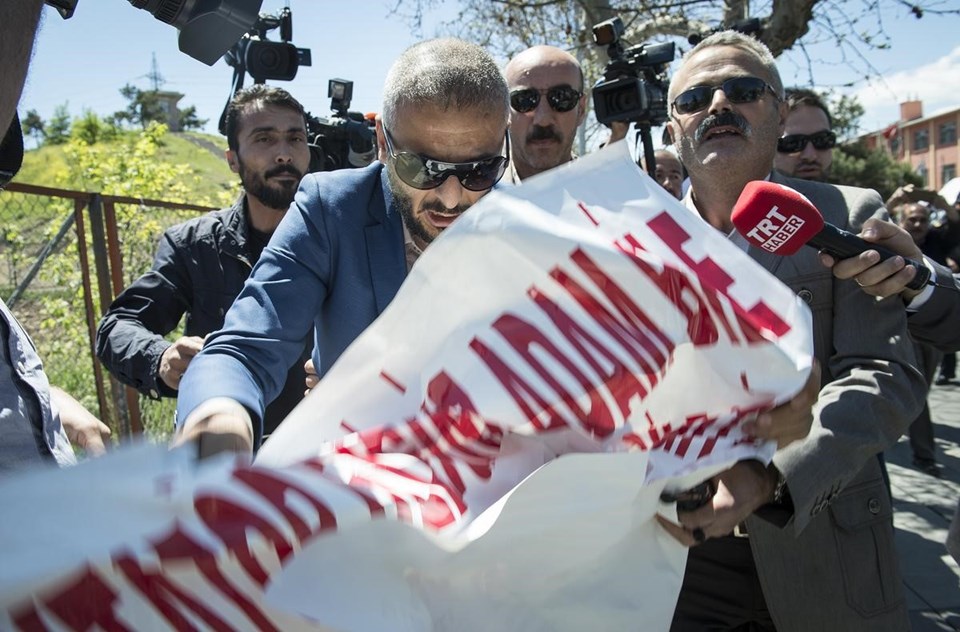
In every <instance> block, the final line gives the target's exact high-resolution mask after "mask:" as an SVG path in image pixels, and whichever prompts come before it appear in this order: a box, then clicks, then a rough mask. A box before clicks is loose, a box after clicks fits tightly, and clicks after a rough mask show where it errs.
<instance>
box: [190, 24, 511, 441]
mask: <svg viewBox="0 0 960 632" xmlns="http://www.w3.org/2000/svg"><path fill="white" fill-rule="evenodd" d="M508 107H509V105H508V92H507V86H506V83H505V82H504V79H503V75H502V74H501V72H500V69H499V68H498V67H497V65H496V63H495V62H494V61H493V59H492V58H491V57H490V56H489V55H488V54H487V53H486V52H485V51H484V50H483V49H482V48H480V47H479V46H476V45H474V44H469V43H467V42H463V41H460V40H455V39H441V40H431V41H428V42H423V43H420V44H417V45H415V46H412V47H411V48H409V49H407V51H405V52H404V53H403V54H402V55H401V56H400V57H399V58H398V59H397V61H396V62H395V63H394V64H393V66H392V67H391V69H390V72H389V74H388V76H387V81H386V84H385V86H384V103H383V111H382V116H381V119H380V120H378V121H377V143H378V148H379V158H380V160H379V162H377V163H375V164H373V165H371V166H369V167H366V168H363V169H347V170H341V171H334V172H328V173H318V174H310V175H307V176H306V177H305V178H304V179H303V180H302V181H301V184H300V189H299V191H298V192H297V194H296V197H295V199H294V202H293V204H292V205H291V207H290V210H289V211H288V212H287V214H286V215H285V217H284V219H283V221H282V222H281V223H280V226H279V227H278V228H277V230H276V232H275V233H274V235H273V238H272V239H271V241H270V243H269V245H268V246H267V247H266V248H265V249H264V250H263V254H262V255H261V257H260V260H259V262H258V263H257V266H256V267H255V268H254V270H253V271H252V273H251V275H250V278H249V280H248V281H247V284H246V285H245V286H244V289H243V291H242V292H241V293H240V295H239V297H238V298H237V300H236V301H235V302H234V304H233V306H232V307H231V308H230V310H229V311H228V312H227V315H226V318H225V322H224V326H223V329H221V330H220V331H218V332H215V333H213V334H211V335H210V336H209V338H208V339H207V341H206V343H205V345H204V347H203V350H202V351H201V352H200V353H199V354H198V355H197V356H196V357H195V358H194V360H193V361H192V362H191V363H190V366H189V368H188V369H187V372H186V374H185V375H184V376H183V379H182V380H181V382H180V395H179V399H178V402H177V426H178V433H177V436H176V438H175V442H176V443H183V442H186V441H191V440H196V441H197V442H198V443H199V450H200V454H201V456H209V455H210V454H214V453H217V452H221V451H227V450H229V451H235V452H241V453H242V452H246V453H249V452H251V451H252V450H255V449H256V447H257V446H258V445H259V442H260V437H261V433H262V426H263V424H262V419H263V412H264V404H265V402H269V401H271V399H273V397H274V396H275V395H276V393H277V392H278V391H279V389H280V388H281V387H282V386H283V381H284V377H285V375H286V368H285V367H288V366H290V364H291V363H292V362H293V361H294V360H295V359H296V357H297V354H298V351H299V349H298V348H302V340H303V338H304V335H306V334H308V333H309V332H310V331H313V334H314V337H315V346H314V352H313V358H312V360H313V364H314V366H315V368H316V371H317V373H318V374H319V376H321V377H322V376H323V375H324V374H325V373H326V372H327V371H328V370H329V369H330V367H331V366H332V365H333V363H334V362H335V361H336V360H337V358H338V357H339V356H340V354H341V353H343V351H344V350H345V349H346V348H347V346H349V345H350V343H351V342H353V340H354V339H355V338H356V337H357V336H359V335H360V334H361V333H362V332H363V330H364V329H366V327H367V326H368V325H370V323H372V322H373V321H374V320H375V319H376V318H377V316H379V315H380V313H381V312H383V310H384V309H386V307H387V305H388V304H389V303H390V301H391V300H393V297H394V296H395V295H396V293H397V291H398V290H399V288H400V284H401V283H402V282H403V280H404V278H405V277H406V275H407V272H408V271H409V269H410V267H411V266H412V265H413V262H414V261H415V260H416V258H417V257H418V256H419V254H420V253H421V252H422V251H423V250H424V249H425V248H427V247H428V246H429V245H430V243H431V242H432V241H433V240H434V239H435V238H436V237H437V236H438V235H439V234H440V233H441V232H442V231H443V230H444V229H445V228H447V227H448V226H450V225H451V224H452V223H453V222H454V221H456V219H457V218H458V217H459V216H460V215H461V214H462V213H464V212H465V211H466V210H467V209H468V208H469V207H470V206H471V205H473V204H474V203H475V202H477V200H479V199H480V198H481V197H482V196H483V195H485V194H486V193H487V192H488V191H489V190H490V189H491V188H492V187H493V186H494V184H496V183H497V181H499V180H500V178H501V177H502V176H503V173H504V171H505V170H506V165H507V162H508V159H507V155H508V154H509V143H508V139H507V122H508V117H509V115H508V111H507V110H508Z"/></svg>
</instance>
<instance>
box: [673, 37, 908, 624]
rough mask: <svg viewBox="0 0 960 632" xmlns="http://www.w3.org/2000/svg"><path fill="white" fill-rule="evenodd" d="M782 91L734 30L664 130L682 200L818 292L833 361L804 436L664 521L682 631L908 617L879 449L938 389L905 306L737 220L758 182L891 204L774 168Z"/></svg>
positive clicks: (833, 216)
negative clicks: (679, 555)
mask: <svg viewBox="0 0 960 632" xmlns="http://www.w3.org/2000/svg"><path fill="white" fill-rule="evenodd" d="M782 95H783V87H782V83H781V80H780V76H779V73H778V72H777V68H776V64H775V62H774V60H773V57H772V56H771V55H770V52H769V50H767V48H766V47H765V46H764V45H763V44H761V43H760V42H758V41H756V40H754V39H752V38H750V37H748V36H745V35H742V34H740V33H735V32H731V31H726V32H721V33H717V34H715V35H712V36H710V37H708V38H707V39H705V40H704V41H703V42H701V43H700V44H699V45H697V46H696V47H695V48H694V49H693V50H692V51H691V52H690V53H688V54H687V56H686V57H685V58H684V59H683V62H682V64H681V67H680V69H679V71H678V72H677V73H676V74H675V75H674V76H673V79H672V81H671V83H670V89H669V96H668V99H669V102H670V120H669V121H668V123H667V126H668V130H669V132H670V135H671V138H672V139H673V143H674V146H676V147H677V149H678V151H679V155H680V159H681V161H682V163H683V165H684V167H686V169H687V171H688V173H689V176H690V180H691V187H690V190H689V191H688V193H687V195H686V196H685V198H684V202H685V204H686V205H687V206H688V207H689V208H690V210H691V211H692V212H695V213H697V214H699V215H700V216H701V217H702V218H703V219H704V220H705V221H707V222H708V223H710V224H711V225H712V226H714V227H715V228H717V229H719V230H721V231H723V232H724V233H727V234H729V235H730V239H731V240H732V241H734V242H735V243H736V244H737V245H738V246H740V247H742V248H743V249H744V250H745V251H747V252H748V254H749V255H750V256H751V257H752V258H754V260H756V261H757V263H759V264H761V265H763V266H764V267H765V268H766V269H767V270H769V271H770V272H772V273H773V274H774V275H776V276H777V277H778V278H779V279H780V280H781V281H783V282H784V283H786V284H787V285H789V286H790V287H791V288H792V289H793V290H794V291H795V292H796V293H797V295H798V297H799V298H801V299H802V300H804V301H805V302H807V303H808V305H809V306H810V308H811V311H812V316H813V329H812V335H813V342H814V352H815V356H816V359H817V361H818V363H819V365H820V367H821V368H822V378H821V380H820V392H819V394H818V395H817V396H816V403H815V404H814V406H813V408H812V409H809V408H808V409H806V410H807V411H809V412H810V413H812V425H811V426H810V431H809V434H808V435H807V437H806V438H804V439H802V440H800V441H796V442H793V443H791V444H789V445H785V446H784V445H781V446H779V449H778V450H777V452H776V454H775V455H774V457H773V461H772V463H771V464H769V465H767V466H765V465H763V464H762V463H759V462H757V461H742V462H739V463H736V464H734V465H733V466H732V467H731V468H729V469H728V470H726V471H724V472H721V473H720V474H719V475H717V476H716V477H714V478H713V479H712V484H713V487H714V489H715V490H716V491H715V493H714V494H713V496H712V498H711V499H710V500H709V501H708V502H707V503H706V504H705V505H703V506H702V507H699V508H697V509H694V510H692V511H690V510H680V511H678V519H679V522H680V526H678V525H675V524H673V523H665V524H664V526H665V527H666V528H667V529H668V531H669V532H670V533H671V534H672V535H673V536H674V537H676V538H677V539H678V540H679V541H681V542H682V543H684V544H687V545H688V546H691V547H692V548H691V550H690V553H689V556H688V558H687V568H686V572H685V575H684V581H683V588H682V589H681V593H680V598H679V600H678V603H677V608H676V611H675V614H674V622H673V626H672V630H674V631H680V632H683V631H687V630H707V629H709V630H778V631H779V632H791V631H797V632H800V631H808V630H890V631H893V630H904V629H909V626H910V624H909V621H908V618H907V611H906V607H905V604H904V597H903V592H902V585H901V580H900V574H899V569H898V568H897V556H896V551H895V549H894V546H893V530H892V524H891V519H890V517H891V512H892V508H891V502H890V498H889V495H888V494H887V491H886V488H885V486H884V483H883V479H882V475H881V472H880V466H879V463H878V461H877V458H876V454H877V453H878V452H880V451H882V450H883V449H884V448H886V447H888V446H889V445H890V444H892V443H894V442H895V441H896V440H897V438H898V437H899V436H900V435H901V434H902V433H903V432H904V430H906V428H907V426H908V424H909V422H910V420H911V419H913V418H914V417H915V416H916V414H917V413H918V412H919V411H920V409H921V407H922V404H923V399H924V397H925V395H924V391H925V385H924V382H923V378H922V376H921V375H920V373H919V372H918V371H917V370H916V368H914V366H913V364H914V356H913V352H912V349H911V347H910V345H909V342H908V338H907V334H906V319H905V315H904V312H903V309H902V307H900V306H899V305H896V304H893V303H891V302H889V301H879V302H878V301H875V300H873V298H872V297H870V296H868V295H866V294H865V293H863V292H861V291H860V288H859V287H857V285H856V284H854V283H852V282H841V281H836V280H834V279H833V277H832V275H831V274H830V272H829V270H827V269H826V268H825V267H823V266H822V265H821V264H820V263H819V260H818V257H817V251H816V250H815V249H813V248H804V249H802V250H801V251H800V252H798V253H796V254H794V255H791V256H789V257H779V256H777V255H774V254H771V253H766V252H763V251H761V250H759V249H757V248H755V247H753V246H749V245H748V243H747V242H746V241H745V239H744V238H743V237H741V236H740V235H738V234H736V233H735V232H733V231H732V228H733V226H732V224H731V221H730V215H731V212H732V210H733V207H734V205H735V204H736V202H737V199H738V198H739V196H740V193H741V191H742V190H743V187H744V186H745V185H746V184H747V183H748V182H750V181H752V180H764V179H770V180H771V181H773V182H776V183H779V184H783V185H785V186H789V187H792V188H794V189H797V190H799V191H800V192H801V193H803V194H804V195H805V196H806V197H807V198H808V199H810V200H811V201H812V202H813V204H814V205H816V206H817V207H818V208H819V210H820V212H821V213H822V214H823V215H824V216H825V218H826V220H827V221H829V222H831V223H832V224H834V225H837V226H840V227H843V228H852V230H853V232H856V231H857V227H858V226H859V225H860V224H861V223H862V221H863V220H864V219H865V218H867V217H870V216H873V215H876V216H881V217H882V216H885V211H884V210H883V207H882V203H881V201H880V198H879V196H878V195H877V194H876V193H875V192H873V191H866V190H863V189H854V188H850V187H835V186H832V185H828V184H822V183H818V182H810V181H807V180H798V179H793V178H787V177H785V176H783V175H781V174H780V173H778V172H776V171H773V162H774V156H775V154H776V150H777V141H778V139H779V138H780V136H781V135H782V131H783V126H784V120H785V117H786V115H787V106H786V104H785V103H784V102H783V96H782ZM729 272H730V273H731V274H733V275H734V283H736V278H735V275H736V271H735V270H731V271H729ZM864 323H869V327H868V328H865V327H864ZM789 406H793V403H791V404H789Z"/></svg>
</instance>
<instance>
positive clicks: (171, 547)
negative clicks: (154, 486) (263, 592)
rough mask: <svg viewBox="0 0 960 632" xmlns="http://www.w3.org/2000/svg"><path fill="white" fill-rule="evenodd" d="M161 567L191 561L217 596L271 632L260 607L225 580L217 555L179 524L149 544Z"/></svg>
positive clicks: (258, 626)
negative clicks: (218, 594)
mask: <svg viewBox="0 0 960 632" xmlns="http://www.w3.org/2000/svg"><path fill="white" fill-rule="evenodd" d="M151 544H152V545H153V548H154V550H155V551H156V552H157V556H158V557H159V559H160V562H161V563H162V564H166V563H170V562H173V561H177V562H183V561H187V562H192V563H194V564H195V565H196V567H197V569H198V570H199V571H200V572H201V573H202V574H203V576H204V577H206V578H207V581H209V582H210V584H211V585H212V586H213V587H214V588H216V589H217V590H218V591H219V592H220V594H222V595H223V596H224V597H226V598H227V599H229V600H230V601H232V602H233V603H235V604H236V605H237V607H239V608H240V609H241V610H243V612H244V614H246V615H247V617H248V618H249V619H250V621H251V622H253V623H254V625H255V627H256V628H257V629H259V630H273V629H274V627H273V624H272V623H270V620H269V619H268V618H267V616H266V615H265V614H264V613H263V612H262V611H261V610H260V608H259V607H258V606H257V605H256V604H255V603H254V602H253V601H251V600H250V599H248V598H247V597H246V595H244V594H243V593H242V592H241V591H240V590H239V589H237V587H236V586H234V585H233V583H232V582H231V581H230V580H229V579H227V578H226V577H225V576H224V574H223V572H221V570H220V566H219V564H218V562H217V557H216V554H214V552H213V551H212V550H210V549H209V548H207V547H205V546H204V545H203V544H201V543H199V542H197V541H196V540H194V539H193V538H192V537H191V536H190V534H189V533H187V532H186V531H184V530H183V528H182V527H181V525H180V524H179V523H176V524H174V527H173V531H171V532H170V533H169V534H168V535H165V536H163V538H162V539H160V540H158V541H155V542H151Z"/></svg>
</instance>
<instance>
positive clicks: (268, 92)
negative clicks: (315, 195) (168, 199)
mask: <svg viewBox="0 0 960 632" xmlns="http://www.w3.org/2000/svg"><path fill="white" fill-rule="evenodd" d="M226 134H227V146H228V147H229V149H227V152H226V158H227V162H228V163H229V165H230V169H231V170H233V171H234V172H236V173H237V174H238V175H239V176H240V182H241V183H242V185H243V193H242V194H241V195H240V197H239V199H238V200H237V202H236V203H235V204H234V205H233V206H232V207H230V208H226V209H222V210H220V211H216V212H214V213H210V214H208V215H204V216H202V217H197V218H195V219H192V220H189V221H187V222H184V223H183V224H179V225H177V226H174V227H172V228H169V229H167V231H166V232H164V234H163V236H162V237H161V239H160V247H159V249H158V250H157V253H156V256H155V258H154V263H153V267H152V268H151V270H150V271H149V272H147V273H146V274H144V275H143V276H141V277H140V278H139V279H137V280H136V281H134V282H133V283H132V284H131V285H130V286H129V287H128V288H126V289H125V290H124V291H123V292H122V293H121V294H120V296H118V297H117V298H116V300H115V301H114V302H113V304H112V305H111V306H110V309H109V311H108V312H107V313H106V315H105V316H104V317H103V320H102V321H101V322H100V327H99V330H98V331H97V356H98V357H99V358H100V360H101V361H102V362H103V364H104V366H106V367H107V369H109V370H110V372H111V373H113V374H114V375H115V376H116V377H117V379H119V380H120V381H121V382H123V383H125V384H129V385H130V386H132V387H134V388H136V389H137V390H138V391H140V392H141V393H143V394H144V395H147V396H148V397H151V398H153V399H159V398H160V397H176V396H177V392H178V388H179V386H180V379H181V378H182V377H183V374H184V372H185V371H186V370H187V367H188V366H189V364H190V362H191V361H192V360H193V358H194V356H195V355H196V354H197V353H198V352H199V351H200V348H201V347H202V346H203V340H204V336H206V335H207V334H209V333H210V332H212V331H216V330H217V329H219V328H220V327H221V326H222V325H223V318H224V314H226V312H227V310H228V309H229V308H230V305H231V304H232V303H233V299H234V298H236V296H237V295H238V294H239V293H240V290H241V289H242V288H243V284H244V282H245V281H246V279H247V277H248V276H249V274H250V271H251V270H252V269H253V266H254V265H256V263H257V260H258V259H259V258H260V253H261V252H262V251H263V248H264V247H265V246H266V245H267V242H268V241H269V240H270V236H271V235H272V234H273V232H274V231H275V230H276V228H277V226H278V225H279V224H280V220H281V219H283V217H284V215H285V214H286V212H287V209H288V208H289V207H290V203H291V202H292V201H293V196H294V194H295V193H296V191H297V186H298V185H299V183H300V179H301V178H302V177H303V175H304V173H305V172H306V170H307V167H308V165H309V163H310V152H309V148H308V147H307V129H306V120H305V115H304V110H303V106H302V105H300V103H299V102H298V101H297V100H296V99H294V98H293V97H292V96H291V95H290V93H288V92H287V91H286V90H283V89H282V88H277V87H273V86H267V85H254V86H251V87H250V88H247V89H246V90H242V91H240V92H238V93H237V94H236V95H235V96H234V97H233V99H232V100H231V101H230V104H229V106H228V108H227V115H226ZM184 314H186V316H187V318H186V323H185V327H184V335H183V336H181V337H180V338H178V339H177V340H176V341H174V342H173V343H171V342H169V341H167V340H166V339H165V338H164V336H166V335H167V334H169V333H170V332H171V331H173V330H174V329H175V328H176V327H177V325H178V324H179V323H180V319H181V317H182V316H183V315H184ZM306 338H307V336H306V335H304V336H301V338H300V340H301V342H300V349H299V355H300V356H302V358H301V359H300V360H299V361H293V360H295V359H292V360H291V362H292V364H287V365H286V366H285V367H284V371H285V374H286V380H285V382H284V383H283V384H284V387H283V390H282V391H281V392H280V393H279V394H276V395H277V397H276V399H273V398H271V400H270V401H271V402H272V403H270V406H269V407H268V408H267V411H266V414H265V415H264V434H265V435H267V434H269V433H270V432H272V431H273V429H274V428H276V426H277V424H279V423H280V421H282V420H283V419H284V417H286V416H287V414H289V413H290V411H291V410H293V407H294V406H296V405H297V403H298V402H299V401H300V400H301V399H302V398H303V388H302V384H303V381H304V379H305V373H304V370H303V360H305V359H306V357H307V354H308V353H309V348H306V349H305V347H306Z"/></svg>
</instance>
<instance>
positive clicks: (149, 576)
mask: <svg viewBox="0 0 960 632" xmlns="http://www.w3.org/2000/svg"><path fill="white" fill-rule="evenodd" d="M113 564H114V566H115V567H116V568H118V569H119V570H120V571H121V572H122V573H123V574H124V576H126V578H127V579H128V580H129V581H130V583H131V584H133V585H134V586H136V588H137V590H139V591H140V592H141V594H143V596H144V597H146V598H147V599H148V600H149V601H150V603H151V604H153V606H154V607H155V608H156V609H157V611H159V612H160V614H161V615H162V616H163V618H164V619H166V620H167V622H168V623H169V624H170V625H171V626H172V627H173V628H174V629H177V630H196V629H197V628H196V626H194V625H193V623H191V621H190V619H189V618H187V617H186V615H184V614H183V612H182V611H181V609H182V608H186V609H188V610H189V611H190V612H192V613H193V614H195V615H196V616H198V617H200V618H201V619H202V620H203V622H204V623H205V624H206V625H207V626H208V628H209V629H212V630H222V631H223V632H228V631H229V630H233V626H231V625H230V624H229V623H228V622H227V621H226V620H224V619H222V618H221V617H220V616H219V615H218V614H217V613H216V612H214V611H213V610H212V609H210V608H208V607H206V606H205V605H203V604H202V603H201V602H200V601H199V600H197V599H194V598H193V597H191V596H190V594H188V593H187V592H186V591H185V590H184V589H183V588H181V587H179V586H177V585H176V584H174V583H173V582H172V581H170V579H169V578H168V577H167V576H166V575H164V574H163V572H162V571H152V570H149V571H148V570H145V569H143V568H142V567H141V566H140V564H139V563H138V562H137V560H136V559H135V558H134V557H133V556H132V555H131V554H125V555H123V556H121V557H118V558H115V559H114V561H113Z"/></svg>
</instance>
